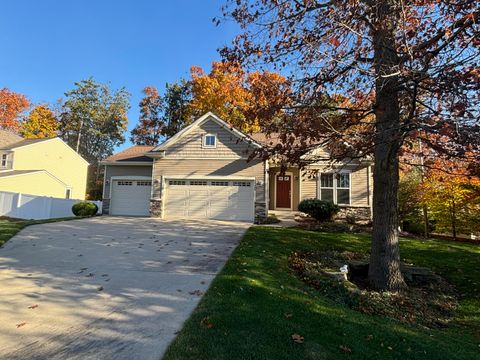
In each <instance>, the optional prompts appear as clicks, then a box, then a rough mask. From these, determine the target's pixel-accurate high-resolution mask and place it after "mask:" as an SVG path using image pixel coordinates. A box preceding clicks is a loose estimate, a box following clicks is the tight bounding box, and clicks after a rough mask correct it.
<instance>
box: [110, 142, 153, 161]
mask: <svg viewBox="0 0 480 360" xmlns="http://www.w3.org/2000/svg"><path fill="white" fill-rule="evenodd" d="M154 147H155V146H150V145H134V146H132V147H129V148H128V149H125V150H123V151H121V152H119V153H116V154H113V155H111V156H109V157H107V158H106V159H105V160H104V161H106V162H114V161H116V162H122V161H144V162H152V161H153V159H152V158H150V157H148V156H145V153H147V152H149V151H151V150H153V148H154Z"/></svg>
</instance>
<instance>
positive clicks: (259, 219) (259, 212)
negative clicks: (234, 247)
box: [255, 202, 268, 224]
mask: <svg viewBox="0 0 480 360" xmlns="http://www.w3.org/2000/svg"><path fill="white" fill-rule="evenodd" d="M267 216H268V214H267V204H266V203H264V202H256V203H255V223H256V224H263V223H264V222H265V220H266V219H267Z"/></svg>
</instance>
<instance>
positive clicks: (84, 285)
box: [0, 217, 250, 360]
mask: <svg viewBox="0 0 480 360" xmlns="http://www.w3.org/2000/svg"><path fill="white" fill-rule="evenodd" d="M249 226H250V224H245V223H238V222H235V223H234V222H220V221H202V222H196V221H163V220H158V219H151V218H126V217H99V218H93V219H85V220H75V221H69V222H59V223H51V224H42V225H35V226H31V227H28V228H26V229H24V230H23V231H21V232H20V234H18V235H17V236H15V237H14V238H13V239H11V240H10V241H9V242H8V243H7V244H6V245H5V246H4V248H2V249H0V284H1V295H2V301H1V302H0V358H1V359H87V358H88V359H129V360H130V359H155V360H158V359H159V358H160V357H161V356H162V354H163V352H164V351H165V350H166V347H167V346H168V344H169V343H170V341H171V340H172V339H173V338H174V336H175V333H176V332H177V331H178V330H180V328H181V326H182V324H183V322H184V321H185V320H186V319H187V317H188V316H189V314H190V313H191V311H192V310H193V309H194V308H195V306H196V305H197V303H198V301H199V299H200V297H201V295H202V294H203V292H205V290H206V289H207V288H208V286H209V284H210V282H211V281H212V279H213V277H214V276H215V274H216V273H217V272H218V271H219V270H220V269H221V268H222V267H223V265H224V263H225V261H226V259H227V258H228V256H229V255H230V254H231V252H232V250H233V249H234V247H235V246H236V245H237V244H238V242H239V240H240V239H241V237H242V236H243V234H244V232H245V231H246V229H247V228H248V227H249Z"/></svg>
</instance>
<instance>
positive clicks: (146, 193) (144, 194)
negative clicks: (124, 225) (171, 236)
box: [110, 180, 152, 216]
mask: <svg viewBox="0 0 480 360" xmlns="http://www.w3.org/2000/svg"><path fill="white" fill-rule="evenodd" d="M151 189H152V181H150V180H113V183H112V197H111V200H110V214H112V215H132V216H148V215H149V208H150V193H151Z"/></svg>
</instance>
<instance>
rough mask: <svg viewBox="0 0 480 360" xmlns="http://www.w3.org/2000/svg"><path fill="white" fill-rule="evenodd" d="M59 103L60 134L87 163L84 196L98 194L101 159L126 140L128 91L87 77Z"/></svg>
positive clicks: (90, 196)
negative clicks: (86, 180) (88, 166)
mask: <svg viewBox="0 0 480 360" xmlns="http://www.w3.org/2000/svg"><path fill="white" fill-rule="evenodd" d="M65 96H66V99H65V101H63V103H62V104H61V110H60V119H59V120H60V121H59V133H60V136H61V137H62V138H63V140H65V141H66V142H67V143H68V144H69V145H70V146H71V147H72V148H73V149H74V150H75V151H77V152H78V153H79V154H80V155H82V156H83V157H84V158H85V159H86V160H87V161H88V162H89V163H90V169H89V174H88V182H87V196H88V198H90V199H98V198H99V194H101V186H102V181H101V167H100V166H99V162H100V160H102V159H104V158H105V157H107V156H109V155H111V154H113V151H114V149H115V147H116V146H118V145H120V144H122V143H123V142H124V141H125V132H126V130H127V123H128V119H127V111H128V109H129V108H130V105H129V98H130V94H129V93H128V92H127V90H126V89H125V88H123V87H122V88H120V89H118V90H112V89H110V87H109V86H108V85H107V84H101V83H99V82H97V81H96V80H94V79H93V78H89V79H86V80H81V81H79V82H76V83H75V87H74V88H73V89H72V90H71V91H68V92H66V93H65Z"/></svg>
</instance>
